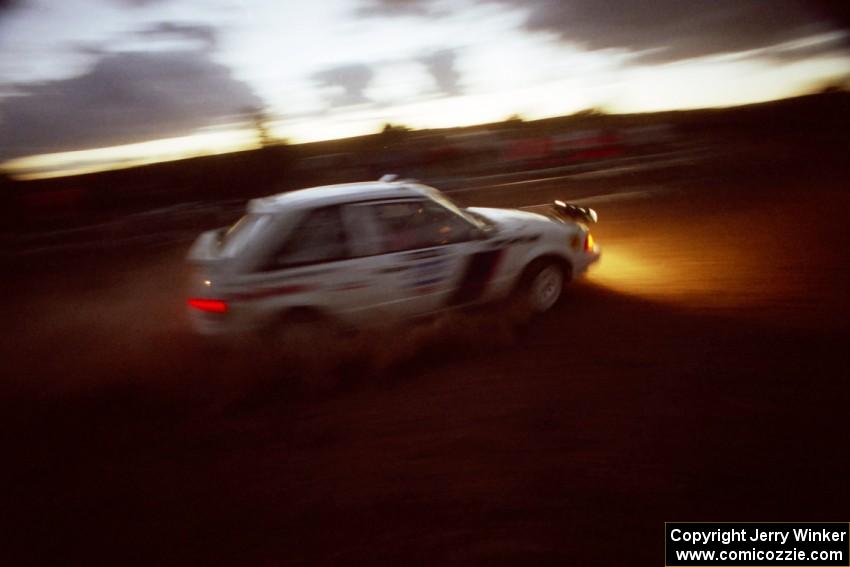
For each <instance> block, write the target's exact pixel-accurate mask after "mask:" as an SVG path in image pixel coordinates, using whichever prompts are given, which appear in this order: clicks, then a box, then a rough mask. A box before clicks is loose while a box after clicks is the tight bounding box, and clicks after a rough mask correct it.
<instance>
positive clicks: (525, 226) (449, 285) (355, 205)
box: [188, 176, 599, 334]
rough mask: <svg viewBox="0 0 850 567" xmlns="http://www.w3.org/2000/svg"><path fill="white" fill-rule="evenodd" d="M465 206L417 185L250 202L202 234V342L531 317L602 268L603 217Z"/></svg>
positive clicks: (194, 287)
mask: <svg viewBox="0 0 850 567" xmlns="http://www.w3.org/2000/svg"><path fill="white" fill-rule="evenodd" d="M541 212H542V213H543V214H538V213H533V212H527V211H521V210H517V209H491V208H479V207H469V208H461V207H459V206H457V205H456V204H454V203H453V202H452V201H451V200H450V199H448V198H447V197H446V196H445V195H444V194H443V193H441V192H440V191H437V190H436V189H434V188H432V187H428V186H425V185H422V184H420V183H418V182H415V181H411V180H397V179H395V178H394V177H393V176H385V177H383V178H382V179H381V180H380V181H377V182H365V183H350V184H342V185H329V186H325V187H316V188H312V189H302V190H298V191H293V192H289V193H282V194H279V195H274V196H270V197H265V198H261V199H254V200H252V201H250V202H249V204H248V207H247V213H246V214H245V216H244V217H242V219H240V220H239V221H238V222H237V223H236V224H234V225H233V226H231V227H230V228H226V229H225V228H222V229H218V230H212V231H209V232H205V233H203V234H202V235H201V236H200V237H198V239H197V240H196V241H195V243H194V244H193V246H192V248H191V250H190V251H189V255H188V259H189V261H190V262H191V263H192V264H193V265H194V266H195V273H194V275H193V281H192V284H191V292H190V297H189V300H188V305H189V312H190V315H191V320H192V323H193V326H194V327H195V329H196V330H197V331H199V332H200V333H203V334H222V333H232V332H244V331H252V330H263V329H269V328H276V327H277V328H279V327H280V326H287V325H290V326H292V325H296V324H299V323H302V322H304V321H307V320H310V321H315V320H323V321H333V322H334V323H339V324H343V325H345V326H349V327H354V328H362V327H367V326H371V325H375V324H384V323H391V322H397V321H400V320H403V319H406V318H413V317H417V316H421V315H427V314H431V313H435V312H438V311H441V310H446V309H451V308H454V307H457V306H462V305H468V304H474V303H480V302H486V301H494V300H499V299H503V298H507V297H508V296H510V295H511V294H512V293H513V294H516V295H515V296H518V297H519V298H520V300H521V302H522V303H523V304H524V305H525V306H527V308H528V309H529V310H530V311H532V312H543V311H546V310H548V309H549V308H551V307H552V306H553V305H555V303H556V302H557V301H558V299H559V297H560V295H561V291H562V288H563V285H564V283H565V282H567V281H570V280H572V279H574V278H576V277H578V276H579V275H581V274H582V273H583V272H584V271H585V270H586V269H587V268H588V266H589V265H590V264H592V263H593V262H595V261H596V260H597V259H598V258H599V248H598V246H597V245H595V244H594V243H593V238H592V237H591V235H590V230H589V229H588V227H587V225H586V224H585V223H586V222H594V221H595V220H596V213H595V212H594V211H593V210H592V209H583V208H580V207H575V206H573V205H567V204H565V203H562V202H560V201H556V202H555V204H554V205H551V206H545V207H543V208H542V211H541Z"/></svg>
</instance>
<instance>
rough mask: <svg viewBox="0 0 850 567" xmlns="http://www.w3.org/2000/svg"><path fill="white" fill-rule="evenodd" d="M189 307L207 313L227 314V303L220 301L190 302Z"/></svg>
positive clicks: (203, 300)
mask: <svg viewBox="0 0 850 567" xmlns="http://www.w3.org/2000/svg"><path fill="white" fill-rule="evenodd" d="M188 303H189V307H193V308H195V309H197V310H199V311H203V312H205V313H227V302H226V301H222V300H220V299H197V298H192V299H190V300H189V301H188Z"/></svg>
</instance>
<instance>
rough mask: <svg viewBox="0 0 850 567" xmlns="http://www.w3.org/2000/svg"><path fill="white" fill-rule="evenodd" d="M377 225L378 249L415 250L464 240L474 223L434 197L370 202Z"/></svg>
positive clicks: (469, 233) (390, 250)
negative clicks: (436, 201)
mask: <svg viewBox="0 0 850 567" xmlns="http://www.w3.org/2000/svg"><path fill="white" fill-rule="evenodd" d="M368 208H369V209H370V211H371V216H372V222H373V223H375V225H376V226H377V228H378V231H379V232H378V235H379V238H380V241H379V243H378V246H377V248H378V253H384V254H385V253H390V252H399V251H402V250H415V249H417V248H428V247H431V246H440V245H444V244H452V243H454V242H463V241H466V240H470V239H471V238H472V233H473V227H472V225H470V224H469V223H468V222H466V221H465V220H464V219H462V218H460V217H459V216H457V215H456V214H454V213H452V212H451V211H448V210H446V209H445V208H444V207H441V206H440V205H439V204H437V203H434V202H433V201H426V200H421V201H420V200H417V201H395V202H386V203H374V204H370V205H368Z"/></svg>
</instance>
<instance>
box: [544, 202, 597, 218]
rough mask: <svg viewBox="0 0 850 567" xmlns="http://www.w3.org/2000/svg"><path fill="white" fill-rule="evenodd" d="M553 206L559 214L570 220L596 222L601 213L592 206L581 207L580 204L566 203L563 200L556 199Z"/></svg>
mask: <svg viewBox="0 0 850 567" xmlns="http://www.w3.org/2000/svg"><path fill="white" fill-rule="evenodd" d="M552 208H553V209H554V210H555V212H556V213H557V214H558V216H560V217H563V218H567V219H570V220H578V221H584V222H589V223H594V222H596V221H597V220H599V215H597V214H596V211H595V210H593V209H591V208H590V207H579V206H578V205H573V204H570V203H565V202H563V201H555V202H554V203H552Z"/></svg>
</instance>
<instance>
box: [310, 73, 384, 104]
mask: <svg viewBox="0 0 850 567" xmlns="http://www.w3.org/2000/svg"><path fill="white" fill-rule="evenodd" d="M374 76H375V73H374V71H373V70H372V68H371V67H369V66H368V65H363V64H351V65H340V66H338V67H332V68H330V69H325V70H324V71H319V72H318V73H314V74H313V79H314V80H315V81H316V82H318V84H319V86H320V87H324V88H328V89H332V91H333V92H332V93H331V94H330V96H329V102H330V104H331V106H351V105H354V104H363V103H370V102H373V101H372V100H371V99H369V98H368V97H366V95H364V94H363V91H364V90H366V88H367V87H368V86H369V83H370V82H372V78H373V77H374Z"/></svg>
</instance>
